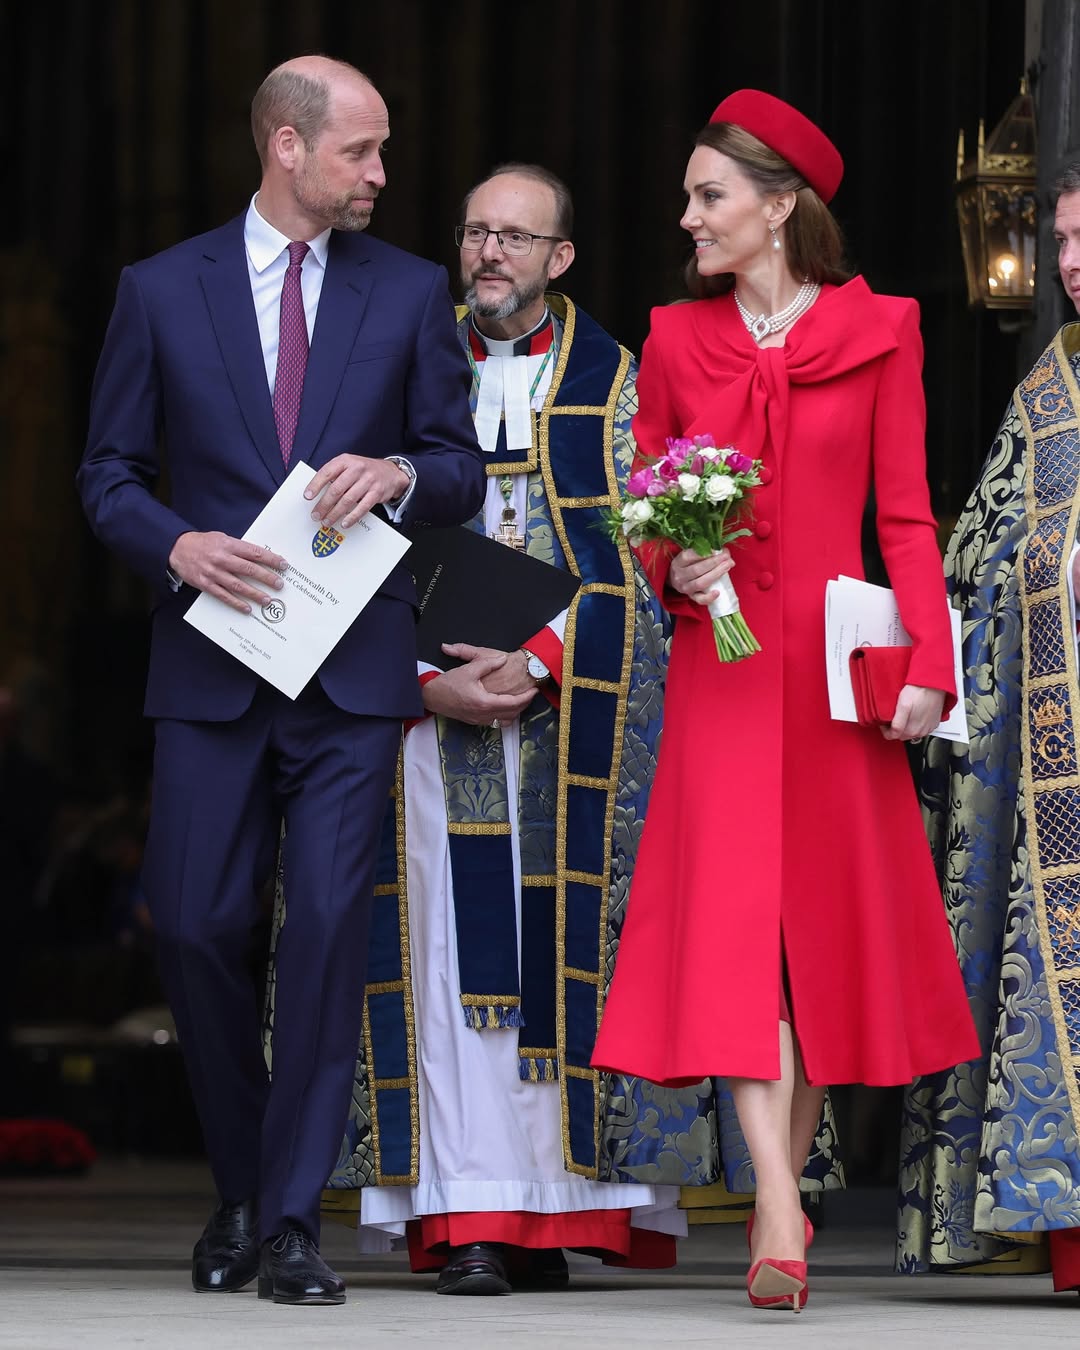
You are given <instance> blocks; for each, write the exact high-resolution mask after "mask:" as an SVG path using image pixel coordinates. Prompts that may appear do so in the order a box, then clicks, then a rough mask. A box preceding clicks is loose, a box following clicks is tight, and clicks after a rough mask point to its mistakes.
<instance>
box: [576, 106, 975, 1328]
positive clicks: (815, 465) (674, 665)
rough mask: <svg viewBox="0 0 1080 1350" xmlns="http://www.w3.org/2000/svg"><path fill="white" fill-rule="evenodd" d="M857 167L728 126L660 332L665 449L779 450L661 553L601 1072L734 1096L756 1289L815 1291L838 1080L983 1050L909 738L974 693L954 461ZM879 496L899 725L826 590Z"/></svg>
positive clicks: (769, 125) (844, 569) (650, 421)
mask: <svg viewBox="0 0 1080 1350" xmlns="http://www.w3.org/2000/svg"><path fill="white" fill-rule="evenodd" d="M842 172H843V165H842V162H841V160H840V156H839V154H838V153H837V151H836V149H835V147H834V146H833V145H832V144H831V142H830V141H829V140H828V139H827V138H826V137H825V136H824V134H823V133H822V132H821V131H820V130H819V129H818V128H817V127H815V126H814V125H813V123H811V122H809V121H808V120H807V119H806V118H804V117H803V116H802V115H801V114H800V113H798V112H797V111H796V110H795V109H794V108H791V107H789V106H788V105H787V104H786V103H782V102H781V101H780V100H779V99H775V98H773V97H772V96H771V95H768V94H764V93H761V92H759V91H756V90H741V91H739V92H738V93H735V94H732V95H731V96H730V97H729V98H727V99H725V100H724V102H723V103H721V104H720V106H719V107H718V108H717V110H716V112H715V113H714V114H713V119H712V121H711V122H710V124H709V125H708V126H707V127H706V128H705V129H704V130H703V131H702V132H701V133H700V134H699V136H698V137H697V141H696V146H695V149H694V152H693V154H692V155H691V157H690V162H689V164H688V166H687V173H686V181H685V188H686V192H687V196H688V198H689V202H688V205H687V208H686V212H685V214H684V216H683V218H682V221H681V224H682V226H683V228H684V229H686V230H687V231H688V232H689V233H690V234H691V235H692V236H693V240H694V249H695V256H694V259H693V261H692V262H691V264H690V271H689V276H690V281H691V293H692V294H693V295H694V297H695V299H694V300H693V301H692V302H691V303H684V304H676V305H671V306H667V307H665V308H661V309H655V310H653V313H652V327H651V331H650V334H649V337H648V339H647V341H646V343H645V346H644V350H643V353H642V361H641V371H640V374H639V376H638V384H637V388H638V397H639V402H640V412H639V413H638V415H637V417H636V418H635V420H634V434H635V437H636V439H637V444H638V448H639V452H640V453H641V454H642V455H644V456H649V457H655V456H656V455H657V454H659V453H661V452H662V450H663V447H664V441H665V438H666V437H668V436H694V435H705V434H711V435H712V436H713V437H714V438H715V440H716V443H717V444H718V445H723V444H726V443H730V444H732V445H734V446H735V447H736V448H737V449H739V450H741V451H742V452H743V453H744V454H747V455H750V456H752V457H754V458H760V459H761V460H762V462H763V469H762V472H761V480H762V486H761V487H760V488H758V489H756V490H755V492H754V497H753V500H754V520H753V525H752V529H753V534H752V536H751V537H750V538H748V539H745V540H743V541H741V542H740V543H739V544H737V545H735V546H734V547H733V549H732V550H731V551H730V552H728V551H727V550H725V551H724V552H723V553H721V554H720V555H718V556H717V557H716V558H704V559H703V558H699V557H698V556H697V554H695V553H693V552H689V551H687V552H678V551H677V549H676V548H675V546H671V547H669V548H663V547H658V546H652V547H651V548H650V546H648V545H646V546H645V547H644V548H643V549H642V554H643V557H644V561H645V563H646V567H647V569H648V571H649V574H650V578H651V580H652V583H653V585H654V587H655V589H656V592H657V594H658V595H661V596H662V597H663V599H664V602H665V604H666V605H667V607H668V608H669V609H670V610H671V612H672V613H673V614H675V615H677V616H678V621H677V623H676V626H675V636H674V641H673V646H672V652H671V665H670V669H669V673H668V680H667V692H666V702H665V720H664V733H663V740H662V743H661V750H660V759H659V765H658V768H657V774H656V782H655V785H654V787H653V792H652V796H651V799H650V803H649V814H648V819H647V823H646V825H645V831H644V837H643V839H642V843H641V849H640V853H639V856H638V862H637V867H636V870H635V873H634V880H633V886H632V889H631V895H630V902H629V909H628V912H627V919H626V924H625V927H624V930H623V933H622V939H621V944H620V948H619V955H618V960H617V963H616V969H615V974H614V978H613V981H612V985H611V990H610V994H609V997H608V1000H607V1004H606V1008H605V1011H604V1015H603V1019H602V1023H601V1027H600V1033H599V1037H598V1039H597V1043H596V1050H595V1054H594V1058H593V1062H594V1064H596V1065H597V1066H599V1067H603V1068H606V1069H615V1070H621V1071H625V1072H628V1073H633V1074H639V1075H641V1076H642V1077H644V1078H647V1079H651V1080H653V1081H655V1082H659V1083H664V1084H669V1085H677V1084H685V1083H697V1082H699V1081H701V1080H702V1079H703V1078H707V1077H713V1076H717V1077H719V1076H722V1077H725V1078H727V1079H728V1080H729V1083H730V1086H731V1089H732V1093H733V1095H734V1099H735V1104H736V1108H737V1111H738V1115H739V1122H740V1125H741V1127H742V1129H743V1132H744V1134H745V1136H746V1141H747V1145H748V1147H749V1150H750V1154H751V1156H752V1159H753V1162H754V1169H755V1175H756V1181H757V1200H756V1222H755V1223H754V1225H753V1229H752V1236H751V1260H752V1266H751V1272H750V1280H749V1289H750V1293H751V1300H752V1301H753V1302H754V1303H755V1304H760V1303H761V1302H762V1301H763V1300H764V1302H765V1303H766V1304H772V1305H784V1306H789V1305H790V1306H794V1307H795V1308H796V1310H797V1308H798V1306H799V1304H800V1302H805V1292H806V1291H805V1284H806V1266H805V1258H806V1243H807V1240H808V1238H809V1236H810V1231H809V1225H808V1224H807V1225H806V1226H805V1228H804V1220H803V1215H802V1211H801V1208H800V1204H799V1192H798V1185H797V1178H798V1177H799V1176H800V1174H801V1172H802V1169H803V1166H804V1164H805V1162H806V1158H807V1154H808V1152H809V1149H810V1146H811V1143H812V1141H813V1137H814V1132H815V1127H816V1126H817V1123H818V1119H819V1115H820V1111H821V1107H822V1100H823V1095H824V1091H825V1085H826V1084H829V1083H849V1082H862V1083H870V1084H881V1085H884V1084H898V1083H907V1082H910V1080H911V1079H912V1078H914V1077H915V1076H916V1075H919V1074H924V1073H931V1072H933V1071H934V1070H937V1069H943V1068H948V1067H951V1066H952V1065H954V1064H957V1063H959V1062H961V1061H963V1060H966V1059H969V1058H972V1057H973V1056H975V1055H977V1054H978V1053H979V1046H978V1042H977V1039H976V1036H975V1030H974V1026H973V1023H972V1020H971V1016H970V1014H969V1011H968V1007H967V1003H966V1000H965V996H964V990H963V987H962V984H961V979H960V973H959V970H958V967H957V963H956V957H955V955H954V951H953V945H952V941H951V938H950V935H949V929H948V925H947V923H946V918H945V913H944V910H943V907H942V901H941V894H940V891H939V888H938V885H937V881H936V878H935V874H934V870H933V866H932V863H931V859H930V853H929V850H928V847H927V843H926V838H925V835H924V833H923V828H922V823H921V820H920V815H919V810H918V805H917V802H916V798H915V792H914V787H913V784H912V779H911V773H910V770H909V767H908V761H907V756H906V753H905V750H904V745H903V742H904V741H908V740H915V739H918V738H919V737H922V736H925V735H926V734H927V733H928V732H929V731H931V729H932V728H934V727H935V726H936V725H937V724H938V722H939V721H940V720H941V718H942V715H943V710H945V709H946V705H948V706H951V705H952V703H953V702H954V701H955V695H956V690H955V688H954V684H953V660H952V649H951V639H950V629H949V620H948V612H947V600H946V596H945V586H944V579H943V574H942V565H941V558H940V554H939V552H938V548H937V544H936V539H935V527H934V519H933V516H932V514H931V511H930V502H929V494H928V491H927V483H926V467H925V448H924V430H925V408H924V400H923V390H922V383H921V370H922V343H921V339H920V336H919V316H918V306H917V305H916V303H915V301H913V300H908V299H900V298H897V297H892V296H879V295H875V294H874V293H873V292H872V291H871V290H870V289H869V287H868V286H867V285H866V283H865V281H863V280H862V279H861V278H859V277H856V278H854V279H849V274H847V273H845V272H844V271H843V270H842V243H841V239H840V233H839V230H838V228H837V226H836V223H835V221H834V220H833V217H832V215H831V214H830V212H829V210H828V207H827V205H826V203H827V202H828V201H829V200H830V198H831V197H832V195H833V193H834V192H835V191H836V188H837V186H838V185H839V182H840V177H841V174H842ZM871 488H872V489H873V493H874V497H875V500H876V509H877V532H878V540H879V543H880V546H881V553H882V556H883V558H884V561H885V565H886V567H887V569H888V573H889V579H890V582H891V585H892V587H893V589H894V591H895V592H896V596H897V601H898V603H899V607H900V613H901V617H902V619H903V622H904V626H905V627H906V629H907V631H908V632H909V634H910V635H911V639H912V652H911V663H910V668H909V677H908V678H909V683H908V685H907V686H906V687H905V688H904V690H903V692H902V693H901V695H900V699H899V702H898V704H897V708H896V715H895V717H894V718H893V721H892V724H891V725H885V726H882V728H881V729H880V731H879V730H876V729H873V728H866V727H862V726H857V725H855V724H852V723H845V722H835V721H832V720H831V719H830V716H829V704H828V696H827V691H826V671H825V620H824V616H825V584H826V582H827V581H828V580H829V579H830V578H835V577H839V576H849V577H861V576H862V575H863V564H862V549H861V526H862V521H863V513H864V508H865V506H866V503H867V499H868V495H869V493H870V491H871ZM732 569H733V570H734V575H733V578H732V580H733V581H734V582H735V585H736V589H737V591H738V594H739V597H740V601H741V606H742V610H743V613H744V615H745V617H746V620H747V622H748V624H749V626H750V628H751V630H752V631H753V632H754V634H755V635H756V637H757V638H758V640H759V641H760V643H761V646H762V650H761V652H760V653H758V654H756V655H754V656H752V657H750V658H749V659H747V660H745V661H742V662H739V663H736V664H730V665H723V664H721V663H720V662H719V661H718V660H717V655H716V648H715V645H714V642H713V635H712V628H711V623H710V620H709V617H708V612H707V609H706V605H707V604H708V602H709V601H710V600H711V599H712V598H713V597H714V596H715V594H716V591H715V586H716V583H717V581H718V580H719V578H720V577H721V576H722V575H724V574H725V573H726V572H728V571H730V570H732Z"/></svg>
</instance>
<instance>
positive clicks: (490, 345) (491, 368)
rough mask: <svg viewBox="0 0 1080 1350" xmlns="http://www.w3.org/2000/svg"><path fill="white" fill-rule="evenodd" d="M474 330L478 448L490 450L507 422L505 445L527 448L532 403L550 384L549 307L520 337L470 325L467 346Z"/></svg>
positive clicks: (539, 401) (536, 403) (551, 337)
mask: <svg viewBox="0 0 1080 1350" xmlns="http://www.w3.org/2000/svg"><path fill="white" fill-rule="evenodd" d="M474 336H475V337H476V338H478V339H479V343H481V344H482V348H483V352H484V356H483V359H482V362H481V363H480V365H479V369H478V371H477V376H478V380H479V383H478V386H477V391H476V413H475V418H476V438H477V440H478V441H479V442H480V448H481V449H482V450H485V451H486V452H487V453H488V454H494V453H495V451H496V449H497V448H498V443H499V427H500V425H501V424H505V427H506V448H507V450H528V449H529V448H530V447H531V445H532V440H533V426H532V412H533V408H534V407H540V406H542V404H543V400H544V397H545V395H546V393H547V390H548V388H549V387H550V385H551V358H552V355H553V351H554V349H553V346H552V343H553V340H554V334H553V331H552V324H551V313H550V311H549V310H547V309H545V310H544V315H543V317H542V318H541V320H540V322H539V323H538V324H537V325H536V326H535V327H534V328H532V329H530V330H529V332H528V333H524V334H522V336H521V337H519V338H510V339H507V340H504V339H499V338H489V337H486V336H485V335H484V334H483V333H481V332H480V330H479V329H477V328H476V327H475V325H473V331H472V333H470V334H469V339H470V346H471V345H472V339H473V337H474ZM477 355H479V352H478V353H477ZM545 377H546V378H545ZM541 386H543V387H541Z"/></svg>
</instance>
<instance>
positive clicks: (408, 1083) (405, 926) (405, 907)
mask: <svg viewBox="0 0 1080 1350" xmlns="http://www.w3.org/2000/svg"><path fill="white" fill-rule="evenodd" d="M404 791H405V750H404V744H403V745H402V748H401V749H400V750H399V751H398V761H397V769H396V771H395V773H394V791H393V794H392V795H393V799H394V825H395V828H394V851H395V853H396V855H397V875H398V881H397V887H396V890H397V896H398V940H399V942H400V944H401V979H400V980H381V981H378V982H377V983H375V984H369V985H368V986H367V988H366V989H365V990H364V1024H363V1040H364V1062H365V1064H366V1066H367V1072H368V1101H369V1104H370V1109H371V1152H372V1157H373V1159H374V1163H375V1184H376V1185H377V1186H391V1185H392V1186H415V1185H417V1183H418V1182H419V1180H420V1094H419V1085H418V1083H417V1077H416V1011H415V1005H414V1003H413V988H412V956H411V950H410V946H409V888H408V869H407V867H406V860H405V811H404V807H403V803H404V800H405V795H404ZM394 890H395V888H394V887H393V886H389V887H387V886H386V885H385V884H384V886H381V887H379V888H378V889H377V892H376V893H377V894H384V895H392V894H393V892H394ZM396 993H400V994H401V995H402V1005H403V1015H404V1018H405V1063H406V1065H407V1067H408V1070H409V1072H408V1076H407V1077H406V1078H379V1077H378V1075H377V1073H376V1070H375V1049H374V1045H373V1044H372V1039H371V1017H370V1013H369V1010H368V998H369V996H370V995H372V994H396ZM385 1087H408V1088H409V1174H408V1176H399V1175H397V1174H396V1173H395V1174H390V1173H384V1172H383V1170H382V1149H381V1147H380V1144H379V1091H380V1089H381V1088H385Z"/></svg>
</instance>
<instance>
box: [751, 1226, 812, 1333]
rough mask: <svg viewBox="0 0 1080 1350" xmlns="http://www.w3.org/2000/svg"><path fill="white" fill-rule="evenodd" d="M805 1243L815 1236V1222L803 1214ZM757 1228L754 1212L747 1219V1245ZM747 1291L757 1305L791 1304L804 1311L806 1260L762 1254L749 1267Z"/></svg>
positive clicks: (806, 1294) (806, 1286) (808, 1287)
mask: <svg viewBox="0 0 1080 1350" xmlns="http://www.w3.org/2000/svg"><path fill="white" fill-rule="evenodd" d="M803 1225H804V1230H803V1231H804V1232H805V1234H806V1246H807V1247H809V1246H810V1244H811V1243H812V1242H813V1240H814V1225H813V1224H812V1223H811V1222H810V1220H809V1218H808V1217H807V1216H806V1214H803ZM753 1232H754V1215H753V1214H751V1215H750V1217H749V1219H748V1220H747V1221H746V1245H747V1246H748V1247H749V1246H750V1239H751V1236H752V1235H753ZM746 1293H747V1296H748V1297H749V1299H750V1302H751V1304H752V1305H753V1307H755V1308H791V1310H792V1312H796V1313H797V1312H801V1311H802V1309H803V1308H805V1307H806V1301H807V1299H808V1298H809V1296H810V1286H809V1284H808V1283H807V1278H806V1262H805V1261H781V1260H778V1259H776V1258H774V1257H768V1256H763V1257H762V1258H761V1259H760V1260H759V1261H755V1262H754V1264H753V1265H752V1266H751V1267H750V1272H749V1274H748V1275H747V1277H746Z"/></svg>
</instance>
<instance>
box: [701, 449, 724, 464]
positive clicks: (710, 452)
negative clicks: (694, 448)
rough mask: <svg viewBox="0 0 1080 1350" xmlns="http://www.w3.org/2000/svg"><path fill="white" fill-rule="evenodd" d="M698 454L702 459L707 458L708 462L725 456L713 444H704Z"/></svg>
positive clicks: (713, 461)
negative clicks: (703, 447)
mask: <svg viewBox="0 0 1080 1350" xmlns="http://www.w3.org/2000/svg"><path fill="white" fill-rule="evenodd" d="M698 454H699V455H700V456H701V458H702V459H707V460H709V462H710V463H715V462H716V461H717V460H718V459H723V458H725V456H724V455H723V454H722V453H721V451H719V450H717V449H716V447H715V446H706V447H705V449H704V450H699V451H698Z"/></svg>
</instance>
